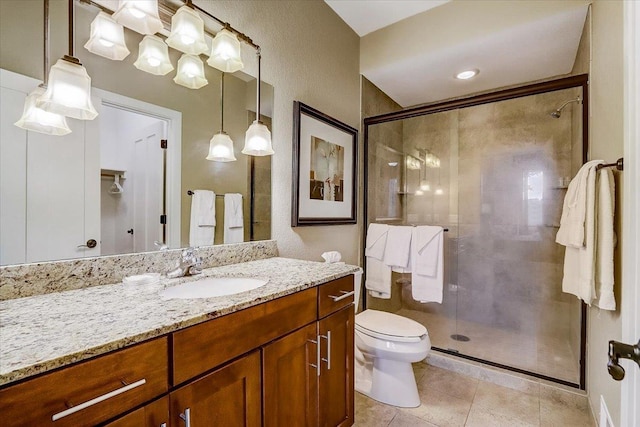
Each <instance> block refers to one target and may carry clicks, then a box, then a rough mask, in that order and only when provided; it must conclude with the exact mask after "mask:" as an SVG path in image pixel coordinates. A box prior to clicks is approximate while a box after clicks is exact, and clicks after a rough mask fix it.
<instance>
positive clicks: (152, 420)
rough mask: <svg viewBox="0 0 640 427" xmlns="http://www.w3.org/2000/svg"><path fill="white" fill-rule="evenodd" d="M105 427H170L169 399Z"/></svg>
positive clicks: (164, 399)
mask: <svg viewBox="0 0 640 427" xmlns="http://www.w3.org/2000/svg"><path fill="white" fill-rule="evenodd" d="M105 427H169V397H168V396H167V397H163V398H162V399H158V400H156V401H155V402H151V403H149V404H148V405H145V406H143V407H142V408H140V409H137V410H135V411H133V412H132V413H130V414H127V415H125V416H124V417H122V418H118V419H117V420H115V421H113V422H111V423H109V424H106V426H105Z"/></svg>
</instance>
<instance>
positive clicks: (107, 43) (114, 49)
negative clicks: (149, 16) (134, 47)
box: [84, 12, 130, 61]
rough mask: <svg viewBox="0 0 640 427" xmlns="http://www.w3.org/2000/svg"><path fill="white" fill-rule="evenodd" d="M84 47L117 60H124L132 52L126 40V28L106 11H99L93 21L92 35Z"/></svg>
mask: <svg viewBox="0 0 640 427" xmlns="http://www.w3.org/2000/svg"><path fill="white" fill-rule="evenodd" d="M84 47H85V49H87V50H88V51H89V52H91V53H95V54H96V55H100V56H103V57H105V58H108V59H113V60H116V61H122V60H123V59H124V58H126V57H127V56H128V55H129V53H130V52H129V49H127V45H126V44H125V42H124V28H123V27H122V25H120V24H118V23H117V22H116V21H114V20H113V18H111V17H110V16H109V15H107V14H106V13H104V12H100V13H98V15H97V16H96V17H95V19H94V20H93V22H91V37H90V38H89V41H88V42H87V43H85V45H84Z"/></svg>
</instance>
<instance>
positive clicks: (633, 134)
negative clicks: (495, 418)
mask: <svg viewBox="0 0 640 427" xmlns="http://www.w3.org/2000/svg"><path fill="white" fill-rule="evenodd" d="M623 17H624V24H623V26H624V32H623V42H624V81H623V84H624V86H623V87H624V156H625V165H624V169H625V170H624V183H625V185H624V189H623V194H624V203H623V215H624V216H623V218H624V220H623V222H622V233H623V236H624V239H622V240H623V242H622V243H623V248H622V296H621V298H620V300H621V310H620V317H621V323H622V341H623V342H626V343H629V344H635V343H637V342H638V339H640V245H639V244H638V242H640V185H638V183H640V125H639V124H638V122H637V118H638V115H639V114H640V93H639V92H640V77H639V76H638V74H640V55H638V49H640V30H639V29H638V27H639V26H640V5H638V3H637V2H634V1H627V2H624V6H623ZM625 362H628V363H625ZM622 363H623V364H625V365H626V366H625V367H626V377H625V379H624V380H623V381H622V384H621V387H622V389H621V393H620V396H621V402H620V411H621V414H620V415H621V417H620V418H621V426H637V425H640V403H638V402H640V369H638V367H637V366H635V364H634V363H633V362H631V361H623V362H622Z"/></svg>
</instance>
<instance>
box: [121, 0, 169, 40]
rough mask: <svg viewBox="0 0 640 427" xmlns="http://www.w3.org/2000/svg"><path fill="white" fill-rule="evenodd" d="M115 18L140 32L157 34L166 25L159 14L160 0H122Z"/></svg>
mask: <svg viewBox="0 0 640 427" xmlns="http://www.w3.org/2000/svg"><path fill="white" fill-rule="evenodd" d="M113 19H114V20H115V21H116V22H117V23H119V24H122V25H124V26H125V27H127V28H129V29H131V30H133V31H135V32H136V33H140V34H155V33H157V32H158V31H160V30H162V28H163V27H164V26H163V25H162V21H160V16H159V15H158V0H120V3H119V4H118V10H116V13H114V14H113Z"/></svg>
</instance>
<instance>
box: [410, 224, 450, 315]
mask: <svg viewBox="0 0 640 427" xmlns="http://www.w3.org/2000/svg"><path fill="white" fill-rule="evenodd" d="M443 233H444V230H443V228H442V227H435V226H420V227H415V228H414V229H413V235H412V237H411V264H412V265H411V271H412V273H411V294H412V296H413V299H414V300H416V301H420V302H438V303H442V291H443V288H444V286H443V284H444V236H443Z"/></svg>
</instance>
